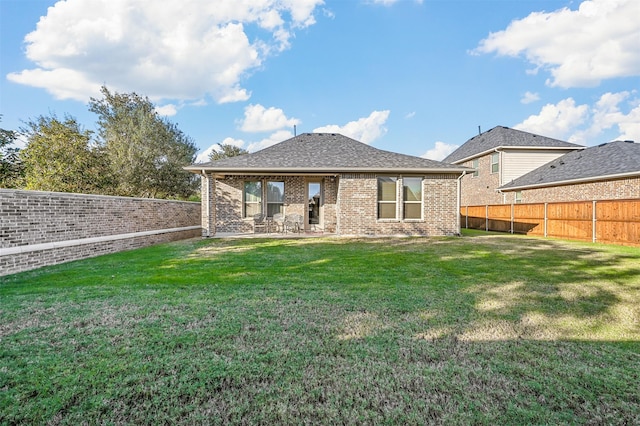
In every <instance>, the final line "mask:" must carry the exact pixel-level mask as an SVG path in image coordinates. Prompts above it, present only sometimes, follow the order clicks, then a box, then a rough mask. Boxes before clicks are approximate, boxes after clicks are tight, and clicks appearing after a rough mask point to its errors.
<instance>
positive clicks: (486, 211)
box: [484, 204, 489, 231]
mask: <svg viewBox="0 0 640 426" xmlns="http://www.w3.org/2000/svg"><path fill="white" fill-rule="evenodd" d="M484 230H485V231H489V204H485V206H484Z"/></svg>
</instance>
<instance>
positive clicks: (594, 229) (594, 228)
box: [591, 200, 598, 243]
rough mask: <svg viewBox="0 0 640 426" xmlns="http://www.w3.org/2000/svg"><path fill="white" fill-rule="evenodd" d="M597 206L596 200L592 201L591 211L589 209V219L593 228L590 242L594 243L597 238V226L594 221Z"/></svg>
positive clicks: (595, 219)
mask: <svg viewBox="0 0 640 426" xmlns="http://www.w3.org/2000/svg"><path fill="white" fill-rule="evenodd" d="M597 204H598V202H597V201H596V200H593V209H591V218H592V220H593V226H592V228H591V242H593V243H595V242H596V240H597V239H598V237H597V228H598V225H597V224H596V221H597V220H598V219H597V218H596V205H597Z"/></svg>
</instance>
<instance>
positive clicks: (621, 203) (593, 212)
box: [460, 199, 640, 245]
mask: <svg viewBox="0 0 640 426" xmlns="http://www.w3.org/2000/svg"><path fill="white" fill-rule="evenodd" d="M460 215H461V226H462V227H464V228H469V229H483V230H486V231H499V232H510V233H516V234H527V235H539V236H544V237H557V238H568V239H575V240H584V241H593V242H596V241H597V242H602V243H614V244H627V245H640V199H634V200H597V201H571V202H556V203H534V204H499V205H483V206H463V207H462V208H461V209H460Z"/></svg>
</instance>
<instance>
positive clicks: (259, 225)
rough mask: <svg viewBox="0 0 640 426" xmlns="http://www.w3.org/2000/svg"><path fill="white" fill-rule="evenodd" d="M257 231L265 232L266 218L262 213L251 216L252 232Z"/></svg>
mask: <svg viewBox="0 0 640 426" xmlns="http://www.w3.org/2000/svg"><path fill="white" fill-rule="evenodd" d="M259 231H262V232H267V219H266V218H265V217H264V215H262V214H256V215H254V216H253V233H254V234H255V233H257V232H259Z"/></svg>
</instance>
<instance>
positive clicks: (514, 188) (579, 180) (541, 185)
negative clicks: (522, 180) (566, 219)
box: [498, 171, 640, 192]
mask: <svg viewBox="0 0 640 426" xmlns="http://www.w3.org/2000/svg"><path fill="white" fill-rule="evenodd" d="M635 176H640V171H636V172H627V173H618V174H615V175H606V176H594V177H586V178H576V179H567V180H558V181H553V182H543V183H532V184H529V185H520V186H512V187H508V188H498V192H503V191H504V192H511V191H520V190H522V189H536V188H548V187H550V186H561V185H572V184H576V183H589V182H600V181H603V180H611V179H624V178H628V177H635Z"/></svg>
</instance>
